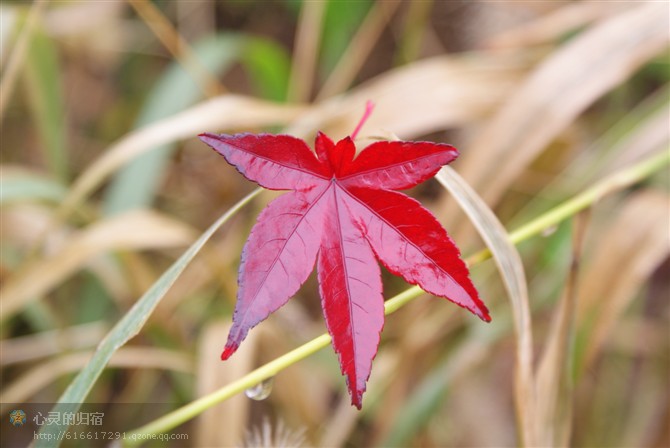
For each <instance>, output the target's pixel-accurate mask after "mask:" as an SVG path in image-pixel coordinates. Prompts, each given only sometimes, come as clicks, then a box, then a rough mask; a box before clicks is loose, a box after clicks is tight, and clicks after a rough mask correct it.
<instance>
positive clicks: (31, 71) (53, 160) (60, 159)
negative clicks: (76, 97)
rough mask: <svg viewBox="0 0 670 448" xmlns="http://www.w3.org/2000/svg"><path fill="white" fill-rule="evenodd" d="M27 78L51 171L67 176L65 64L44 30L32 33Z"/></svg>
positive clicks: (60, 176) (27, 59)
mask: <svg viewBox="0 0 670 448" xmlns="http://www.w3.org/2000/svg"><path fill="white" fill-rule="evenodd" d="M26 56H27V57H26V64H25V66H24V70H25V75H26V76H25V81H26V87H27V90H28V94H29V95H28V97H29V98H30V102H29V104H30V106H31V109H32V112H33V116H34V119H35V122H36V124H37V126H36V128H37V131H38V133H39V137H40V140H41V143H42V144H41V147H42V149H43V151H44V157H45V159H46V161H47V165H48V166H49V170H50V171H51V174H52V175H53V176H54V177H55V178H56V179H59V180H61V181H65V180H66V179H67V175H68V172H67V165H68V156H67V152H66V144H65V114H64V113H63V111H64V110H65V103H64V101H63V92H62V90H61V76H60V73H61V68H60V64H59V62H58V53H57V50H56V45H55V43H54V41H53V39H50V38H49V37H48V36H47V35H46V34H45V33H44V32H43V31H42V30H40V29H36V30H35V31H34V33H33V35H32V38H31V41H30V44H29V46H28V52H27V55H26Z"/></svg>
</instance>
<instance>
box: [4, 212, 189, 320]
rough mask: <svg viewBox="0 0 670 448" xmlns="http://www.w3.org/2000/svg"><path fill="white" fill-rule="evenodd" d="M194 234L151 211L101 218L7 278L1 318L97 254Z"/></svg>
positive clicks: (173, 243) (179, 241)
mask: <svg viewBox="0 0 670 448" xmlns="http://www.w3.org/2000/svg"><path fill="white" fill-rule="evenodd" d="M194 236H195V235H194V233H193V231H192V230H191V229H190V228H189V227H187V226H186V225H184V224H182V223H181V222H179V221H176V220H174V219H172V218H168V217H166V216H163V215H160V214H158V213H156V212H151V211H133V212H129V213H125V214H122V215H118V216H115V217H113V218H110V219H107V220H104V221H100V222H97V223H96V224H93V225H92V226H90V227H89V228H87V229H86V230H84V231H82V232H80V233H76V234H74V235H73V236H72V237H70V238H69V239H68V240H67V241H66V242H64V243H63V245H62V247H61V249H60V250H59V251H58V252H57V253H55V254H53V255H51V256H49V257H45V258H40V259H38V260H36V261H34V262H33V263H30V264H28V265H27V266H25V267H24V268H23V269H21V270H20V271H19V272H17V273H16V274H15V275H14V276H12V277H10V278H9V279H8V280H7V281H6V283H5V284H4V285H3V287H2V289H0V295H1V296H2V309H0V321H4V320H5V319H7V318H8V317H10V316H12V315H13V314H14V313H16V312H17V311H19V310H20V309H21V308H22V307H24V306H25V305H26V304H27V303H28V302H29V301H31V300H36V299H39V298H40V297H41V296H42V295H43V294H45V293H47V292H49V291H50V290H51V289H52V288H53V287H55V286H57V285H58V284H60V283H61V282H62V281H63V280H65V279H66V278H67V277H68V276H70V275H72V274H73V273H75V272H78V271H79V270H80V269H81V268H82V267H83V266H84V265H85V264H86V263H87V262H88V261H89V260H90V259H91V258H93V257H95V256H96V255H99V254H101V253H104V252H107V251H110V250H119V249H136V250H139V249H160V248H168V247H178V246H184V245H186V244H188V243H189V242H190V241H192V240H193V238H194Z"/></svg>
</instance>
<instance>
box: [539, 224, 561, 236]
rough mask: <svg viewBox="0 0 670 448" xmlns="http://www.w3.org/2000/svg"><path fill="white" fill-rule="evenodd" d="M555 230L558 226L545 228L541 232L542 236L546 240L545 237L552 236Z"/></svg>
mask: <svg viewBox="0 0 670 448" xmlns="http://www.w3.org/2000/svg"><path fill="white" fill-rule="evenodd" d="M556 230H558V226H550V227H547V228H546V229H544V230H543V231H542V236H543V237H545V238H547V237H549V236H551V235H553V234H554V233H556Z"/></svg>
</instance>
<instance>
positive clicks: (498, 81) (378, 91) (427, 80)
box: [286, 53, 532, 139]
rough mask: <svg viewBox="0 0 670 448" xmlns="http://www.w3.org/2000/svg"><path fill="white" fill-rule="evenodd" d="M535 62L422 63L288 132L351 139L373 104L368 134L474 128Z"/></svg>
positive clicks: (464, 59) (501, 58)
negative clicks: (365, 110) (472, 124)
mask: <svg viewBox="0 0 670 448" xmlns="http://www.w3.org/2000/svg"><path fill="white" fill-rule="evenodd" d="M531 61H532V56H529V55H525V54H524V55H521V56H519V55H510V54H501V55H484V54H478V53H474V54H466V55H458V56H441V57H435V58H432V59H426V60H422V61H420V62H416V63H413V64H410V65H407V66H404V67H401V68H397V69H395V70H392V71H389V72H387V73H386V74H383V75H380V76H378V77H377V78H375V79H374V80H371V81H369V82H367V83H365V84H363V85H361V86H360V87H357V88H355V89H353V90H351V92H348V93H347V94H344V95H342V96H338V97H335V98H331V99H329V100H326V101H323V102H320V103H319V104H317V105H316V106H315V107H314V108H312V109H311V110H310V112H309V114H304V115H303V116H301V117H300V118H299V119H298V120H296V121H295V122H294V123H292V124H291V126H290V127H289V128H288V129H287V131H286V132H287V133H288V134H291V135H297V136H300V137H307V136H308V135H310V134H311V133H313V132H314V131H316V130H322V131H324V132H326V133H327V134H328V135H330V136H332V137H333V138H336V137H343V136H345V135H349V134H350V133H351V131H352V130H353V129H354V127H355V126H356V123H357V122H358V119H359V117H360V114H361V110H362V109H363V107H364V105H365V103H366V101H368V100H370V99H374V102H375V105H376V107H375V113H374V114H372V115H371V116H370V118H369V120H368V121H367V123H366V126H365V129H367V130H376V131H377V132H379V130H380V129H382V130H383V129H389V130H391V129H392V130H393V132H394V133H396V134H398V135H400V136H402V137H403V139H408V138H410V137H413V136H417V135H422V134H427V133H430V132H435V131H438V130H443V129H445V128H446V127H452V126H458V125H462V124H465V123H470V122H472V121H476V120H478V119H480V118H482V117H483V116H485V115H486V114H487V113H489V111H490V110H491V109H494V108H496V107H497V106H498V105H499V104H500V103H501V102H502V101H503V100H504V99H505V98H506V97H507V95H508V94H509V92H510V91H512V90H513V88H514V86H515V85H516V83H517V81H518V80H519V78H520V77H521V75H522V74H523V73H524V72H525V70H526V69H527V67H528V65H529V64H530V62H531ZM407 92H412V94H411V95H407Z"/></svg>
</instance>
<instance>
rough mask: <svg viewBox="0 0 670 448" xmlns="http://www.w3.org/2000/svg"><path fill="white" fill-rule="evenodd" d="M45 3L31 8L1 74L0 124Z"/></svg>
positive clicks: (35, 4) (36, 2)
mask: <svg viewBox="0 0 670 448" xmlns="http://www.w3.org/2000/svg"><path fill="white" fill-rule="evenodd" d="M47 3H49V0H36V1H35V2H34V3H33V5H32V6H31V8H30V13H29V14H28V18H27V19H26V23H25V25H24V26H23V30H22V31H21V35H20V36H19V38H18V40H17V42H16V45H14V50H13V51H12V55H11V57H10V58H9V61H8V62H7V68H5V70H4V71H3V72H2V80H1V81H0V123H2V120H3V119H4V117H5V107H7V102H8V101H9V99H10V98H11V96H12V92H13V90H14V83H15V82H16V77H17V76H18V74H19V69H20V68H21V64H22V63H23V58H24V57H25V55H26V50H27V48H28V43H29V42H30V38H31V36H32V32H33V28H34V27H35V25H36V24H37V22H38V21H39V19H40V16H41V15H42V13H43V12H44V9H45V8H46V5H47Z"/></svg>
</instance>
